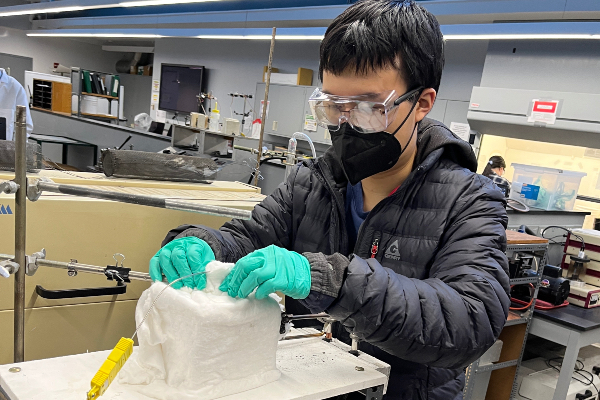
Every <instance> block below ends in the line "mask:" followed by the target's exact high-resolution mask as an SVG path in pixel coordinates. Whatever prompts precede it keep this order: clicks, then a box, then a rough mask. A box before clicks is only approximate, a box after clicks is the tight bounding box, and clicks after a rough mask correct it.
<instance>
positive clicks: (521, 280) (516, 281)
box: [510, 276, 539, 285]
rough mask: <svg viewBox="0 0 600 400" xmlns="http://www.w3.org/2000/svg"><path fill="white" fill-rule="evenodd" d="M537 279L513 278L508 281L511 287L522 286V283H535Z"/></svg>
mask: <svg viewBox="0 0 600 400" xmlns="http://www.w3.org/2000/svg"><path fill="white" fill-rule="evenodd" d="M538 279H539V277H537V276H532V277H528V278H515V279H511V280H510V284H511V285H522V284H524V283H537V281H538Z"/></svg>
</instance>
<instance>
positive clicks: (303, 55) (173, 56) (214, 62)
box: [152, 39, 487, 123]
mask: <svg viewBox="0 0 600 400" xmlns="http://www.w3.org/2000/svg"><path fill="white" fill-rule="evenodd" d="M319 45H320V42H317V41H298V42H296V41H277V42H276V44H275V53H274V57H273V66H274V67H275V68H279V71H280V72H283V73H296V72H297V70H298V67H303V68H310V69H312V70H313V71H314V76H313V84H314V85H317V84H318V69H319ZM486 51H487V41H454V42H447V43H446V48H445V53H446V55H445V57H446V66H445V69H444V73H443V75H442V84H441V86H440V91H439V94H438V99H439V100H438V104H436V106H435V107H434V110H432V118H436V119H439V120H441V121H444V119H445V115H446V109H447V108H448V104H450V105H449V109H450V110H451V114H452V118H454V120H456V119H459V120H458V121H456V122H465V123H466V117H467V107H468V101H469V99H470V97H471V89H472V87H473V86H478V85H479V84H480V81H481V74H482V71H483V66H484V62H485V57H486ZM268 58H269V41H255V40H249V41H245V40H201V39H158V40H156V45H155V50H154V77H153V79H156V80H159V79H160V65H161V63H173V64H191V65H204V66H205V67H206V68H208V87H207V89H208V90H212V91H213V93H214V94H215V95H216V96H217V98H218V99H219V108H220V109H221V116H223V117H229V116H230V104H231V98H230V97H228V96H227V93H230V92H236V91H237V92H240V93H252V94H254V91H255V90H256V82H260V81H262V71H263V67H264V66H265V65H267V61H268ZM262 95H263V94H261V96H262ZM251 103H252V104H253V103H254V102H251ZM240 107H241V100H236V101H235V102H234V109H236V111H238V112H241V108H240ZM463 109H464V112H462V110H463ZM457 113H458V115H459V116H460V117H457V116H456V115H457ZM463 114H464V115H463ZM152 116H154V113H153V112H152Z"/></svg>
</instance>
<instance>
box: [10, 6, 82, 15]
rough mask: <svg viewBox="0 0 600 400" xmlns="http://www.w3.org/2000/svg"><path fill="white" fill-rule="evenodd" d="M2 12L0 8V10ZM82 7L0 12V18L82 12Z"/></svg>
mask: <svg viewBox="0 0 600 400" xmlns="http://www.w3.org/2000/svg"><path fill="white" fill-rule="evenodd" d="M0 10H2V8H0ZM82 10H84V8H83V7H79V6H73V7H57V8H45V9H44V8H34V9H31V10H20V11H7V12H0V17H12V16H15V15H31V14H45V13H60V12H67V11H82Z"/></svg>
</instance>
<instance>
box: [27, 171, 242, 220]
mask: <svg viewBox="0 0 600 400" xmlns="http://www.w3.org/2000/svg"><path fill="white" fill-rule="evenodd" d="M35 187H36V188H37V190H38V192H43V191H47V192H53V193H62V194H69V195H72V196H81V197H92V198H95V199H102V200H112V201H119V202H122V203H129V204H137V205H142V206H150V207H158V208H167V209H170V210H179V211H191V212H197V213H201V214H209V215H216V216H218V217H230V218H238V219H250V218H251V217H252V211H248V210H238V209H235V208H229V207H220V206H209V205H203V204H195V203H190V202H185V201H180V200H171V199H162V198H159V197H153V196H144V195H139V194H126V193H118V192H111V191H108V190H100V189H92V188H89V187H85V186H76V185H62V184H57V183H54V182H47V181H43V180H38V181H37V182H36V183H35Z"/></svg>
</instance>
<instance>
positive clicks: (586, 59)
mask: <svg viewBox="0 0 600 400" xmlns="http://www.w3.org/2000/svg"><path fill="white" fill-rule="evenodd" d="M513 51H514V53H513ZM599 71H600V42H599V41H597V40H581V41H575V40H538V41H525V40H518V41H493V42H491V43H490V46H489V49H488V52H487V56H486V60H485V66H484V69H483V75H482V78H481V86H485V87H501V88H509V89H531V90H556V91H561V92H576V93H597V94H600V78H599Z"/></svg>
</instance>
